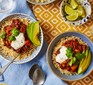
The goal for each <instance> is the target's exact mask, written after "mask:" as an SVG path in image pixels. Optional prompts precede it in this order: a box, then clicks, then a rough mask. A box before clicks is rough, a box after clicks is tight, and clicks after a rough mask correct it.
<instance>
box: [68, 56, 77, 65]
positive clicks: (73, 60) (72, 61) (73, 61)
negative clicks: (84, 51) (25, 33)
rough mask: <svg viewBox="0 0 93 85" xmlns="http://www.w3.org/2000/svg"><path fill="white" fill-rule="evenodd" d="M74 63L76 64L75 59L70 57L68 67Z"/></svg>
mask: <svg viewBox="0 0 93 85" xmlns="http://www.w3.org/2000/svg"><path fill="white" fill-rule="evenodd" d="M75 62H76V58H75V57H72V58H71V60H70V62H69V65H70V66H72V65H73V64H74V63H75Z"/></svg>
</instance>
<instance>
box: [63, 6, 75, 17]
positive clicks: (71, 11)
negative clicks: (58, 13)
mask: <svg viewBox="0 0 93 85" xmlns="http://www.w3.org/2000/svg"><path fill="white" fill-rule="evenodd" d="M65 12H66V13H67V14H69V15H71V14H75V13H76V10H73V9H72V8H71V6H70V5H65Z"/></svg>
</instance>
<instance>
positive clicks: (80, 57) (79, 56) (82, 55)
mask: <svg viewBox="0 0 93 85" xmlns="http://www.w3.org/2000/svg"><path fill="white" fill-rule="evenodd" d="M85 56H86V55H85V52H83V53H77V54H76V55H75V57H76V58H77V60H79V61H81V60H82V59H83V58H85Z"/></svg>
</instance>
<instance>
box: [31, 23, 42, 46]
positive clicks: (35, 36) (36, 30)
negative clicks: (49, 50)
mask: <svg viewBox="0 0 93 85" xmlns="http://www.w3.org/2000/svg"><path fill="white" fill-rule="evenodd" d="M39 33H40V29H39V22H35V23H34V26H33V29H32V35H33V36H32V42H33V44H34V45H35V46H40V39H39Z"/></svg>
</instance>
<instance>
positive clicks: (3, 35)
mask: <svg viewBox="0 0 93 85" xmlns="http://www.w3.org/2000/svg"><path fill="white" fill-rule="evenodd" d="M5 36H6V32H5V31H4V32H3V33H2V35H1V36H0V39H3V38H5Z"/></svg>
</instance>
